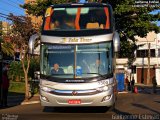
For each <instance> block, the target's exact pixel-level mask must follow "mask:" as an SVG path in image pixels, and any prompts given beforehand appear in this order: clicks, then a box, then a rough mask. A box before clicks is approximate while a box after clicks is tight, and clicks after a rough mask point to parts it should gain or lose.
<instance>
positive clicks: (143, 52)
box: [137, 50, 148, 58]
mask: <svg viewBox="0 0 160 120" xmlns="http://www.w3.org/2000/svg"><path fill="white" fill-rule="evenodd" d="M147 56H148V50H137V58H142V57H147Z"/></svg>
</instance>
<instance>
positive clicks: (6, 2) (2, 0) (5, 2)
mask: <svg viewBox="0 0 160 120" xmlns="http://www.w3.org/2000/svg"><path fill="white" fill-rule="evenodd" d="M1 2H3V3H4V4H7V5H10V6H12V7H15V8H17V9H20V10H22V9H23V8H20V7H17V6H15V5H13V4H10V3H8V1H4V0H1Z"/></svg>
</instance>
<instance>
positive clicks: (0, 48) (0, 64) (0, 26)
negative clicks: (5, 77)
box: [0, 21, 2, 102]
mask: <svg viewBox="0 0 160 120" xmlns="http://www.w3.org/2000/svg"><path fill="white" fill-rule="evenodd" d="M1 43H2V21H0V102H1V100H2V99H1V98H2V94H1V93H2V91H1V90H2V88H1V86H2V47H1Z"/></svg>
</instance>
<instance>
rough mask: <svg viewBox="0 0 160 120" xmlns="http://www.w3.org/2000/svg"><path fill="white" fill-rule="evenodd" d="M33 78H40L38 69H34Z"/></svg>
mask: <svg viewBox="0 0 160 120" xmlns="http://www.w3.org/2000/svg"><path fill="white" fill-rule="evenodd" d="M34 78H35V79H37V80H39V79H40V71H35V72H34Z"/></svg>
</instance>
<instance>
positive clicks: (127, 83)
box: [125, 76, 129, 91]
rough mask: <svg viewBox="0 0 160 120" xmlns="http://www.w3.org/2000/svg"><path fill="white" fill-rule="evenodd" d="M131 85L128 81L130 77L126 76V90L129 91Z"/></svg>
mask: <svg viewBox="0 0 160 120" xmlns="http://www.w3.org/2000/svg"><path fill="white" fill-rule="evenodd" d="M128 85H129V80H128V76H126V78H125V90H126V91H128V87H129V86H128Z"/></svg>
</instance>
